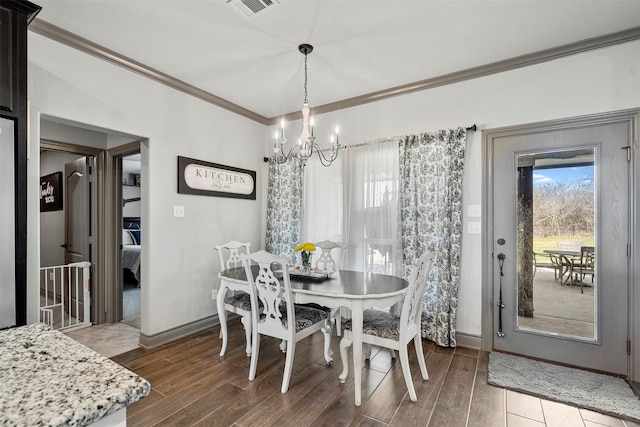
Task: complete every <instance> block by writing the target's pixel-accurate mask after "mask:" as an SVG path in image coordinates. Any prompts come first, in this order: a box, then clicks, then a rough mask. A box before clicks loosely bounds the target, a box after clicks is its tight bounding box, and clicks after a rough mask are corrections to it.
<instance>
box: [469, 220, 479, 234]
mask: <svg viewBox="0 0 640 427" xmlns="http://www.w3.org/2000/svg"><path fill="white" fill-rule="evenodd" d="M481 231H482V223H481V222H480V221H469V222H467V233H469V234H480V232H481Z"/></svg>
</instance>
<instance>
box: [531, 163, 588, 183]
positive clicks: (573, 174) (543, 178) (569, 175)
mask: <svg viewBox="0 0 640 427" xmlns="http://www.w3.org/2000/svg"><path fill="white" fill-rule="evenodd" d="M584 179H590V180H591V181H593V166H576V167H568V168H550V169H535V171H534V173H533V185H534V186H540V185H544V184H552V183H554V182H566V183H571V182H576V181H580V180H584Z"/></svg>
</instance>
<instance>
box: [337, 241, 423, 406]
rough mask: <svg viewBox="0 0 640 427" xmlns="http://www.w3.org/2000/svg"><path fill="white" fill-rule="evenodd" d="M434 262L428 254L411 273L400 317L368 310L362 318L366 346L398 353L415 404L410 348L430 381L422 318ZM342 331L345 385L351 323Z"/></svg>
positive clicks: (363, 340) (351, 335)
mask: <svg viewBox="0 0 640 427" xmlns="http://www.w3.org/2000/svg"><path fill="white" fill-rule="evenodd" d="M432 261H433V253H431V252H425V253H424V254H423V255H422V256H421V257H420V259H418V263H417V265H416V266H414V268H413V271H412V273H411V278H410V280H409V287H408V288H407V293H406V295H405V298H404V302H403V305H402V311H401V313H400V316H398V315H396V314H393V313H388V312H384V311H378V310H365V311H364V315H363V324H362V332H363V335H362V342H363V344H369V345H376V346H380V347H385V348H388V349H392V350H396V351H398V353H399V354H400V365H401V366H402V374H403V375H404V382H405V383H406V385H407V389H408V390H409V397H410V398H411V400H412V401H413V402H415V401H417V400H418V399H417V396H416V391H415V388H414V387H413V380H412V378H411V370H410V369H409V353H408V351H407V345H408V344H409V342H411V341H412V340H413V343H414V345H415V348H416V355H417V357H418V364H419V365H420V371H421V373H422V378H423V379H425V380H428V379H429V374H428V373H427V366H426V364H425V361H424V354H423V351H422V337H421V335H420V318H421V313H422V296H423V294H424V289H425V287H426V285H427V279H428V277H429V270H430V269H431V264H432ZM343 328H344V337H343V338H342V340H340V359H341V360H342V373H341V374H340V376H339V379H340V382H342V383H344V382H345V381H346V379H347V374H348V373H349V361H348V357H347V350H348V347H349V346H350V345H351V344H352V342H353V334H352V332H351V319H349V320H347V321H346V322H345V323H344V325H343ZM367 353H368V352H367ZM366 357H367V358H368V354H366Z"/></svg>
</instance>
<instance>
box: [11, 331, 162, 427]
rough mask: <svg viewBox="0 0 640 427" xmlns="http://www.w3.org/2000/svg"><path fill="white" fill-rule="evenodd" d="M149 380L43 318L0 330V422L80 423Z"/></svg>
mask: <svg viewBox="0 0 640 427" xmlns="http://www.w3.org/2000/svg"><path fill="white" fill-rule="evenodd" d="M150 390H151V385H150V384H149V382H148V381H147V380H145V379H144V378H142V377H140V376H138V375H136V374H134V373H133V372H131V371H129V370H128V369H126V368H124V367H122V366H120V365H119V364H117V363H115V362H114V361H112V360H109V359H107V358H106V357H104V356H101V355H100V354H98V353H96V352H95V351H93V350H91V349H89V348H87V347H85V346H84V345H82V344H80V343H78V342H76V341H74V340H73V339H71V338H69V337H68V336H66V335H64V334H63V333H61V332H58V331H52V330H49V328H48V326H46V325H44V324H42V323H36V324H33V325H27V326H22V327H19V328H14V329H8V330H5V331H0V425H4V426H24V425H27V426H43V425H46V426H59V425H69V426H84V425H88V424H91V423H92V422H94V421H97V420H98V419H100V418H102V417H104V416H107V415H110V414H112V413H114V412H116V411H118V410H120V409H122V408H125V407H126V406H127V405H130V404H131V403H133V402H136V401H138V400H140V399H141V398H143V397H145V396H146V395H148V394H149V392H150Z"/></svg>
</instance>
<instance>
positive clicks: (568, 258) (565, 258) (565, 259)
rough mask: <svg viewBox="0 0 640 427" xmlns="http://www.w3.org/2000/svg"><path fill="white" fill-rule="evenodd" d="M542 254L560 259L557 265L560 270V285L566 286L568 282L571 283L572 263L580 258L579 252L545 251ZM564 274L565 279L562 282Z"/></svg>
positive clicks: (563, 250) (565, 250)
mask: <svg viewBox="0 0 640 427" xmlns="http://www.w3.org/2000/svg"><path fill="white" fill-rule="evenodd" d="M544 253H547V254H550V255H555V256H556V257H558V258H559V259H560V261H559V262H558V263H557V264H558V268H559V269H560V271H559V276H560V282H561V283H562V284H567V283H569V281H571V283H573V264H574V262H573V261H574V260H576V259H579V258H580V254H581V253H580V251H574V250H568V249H545V250H544ZM567 273H568V274H567ZM565 274H567V278H566V279H564V280H563V277H564V275H565Z"/></svg>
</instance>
